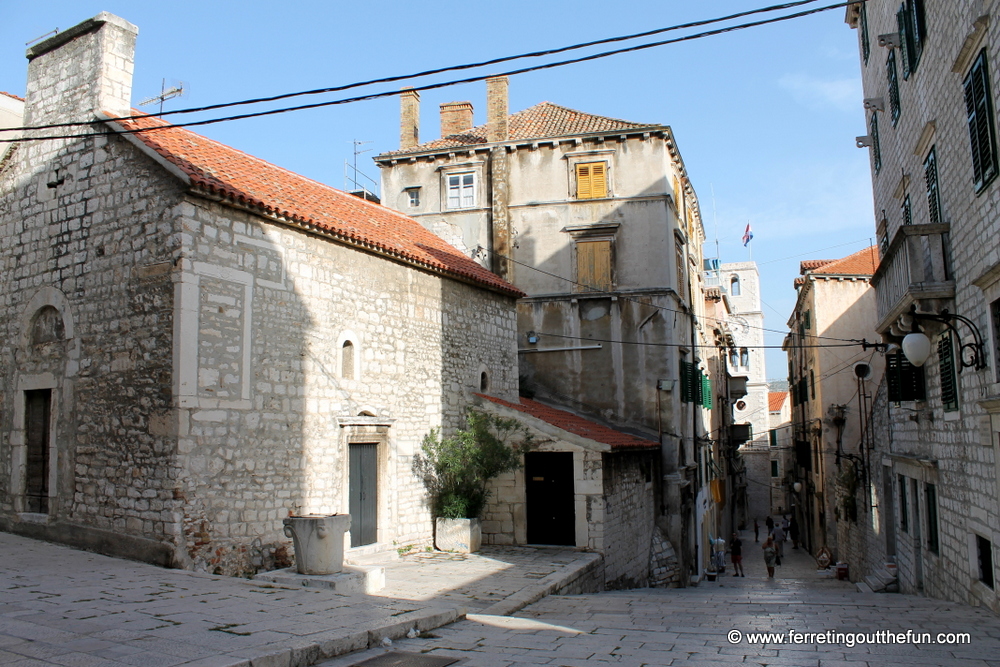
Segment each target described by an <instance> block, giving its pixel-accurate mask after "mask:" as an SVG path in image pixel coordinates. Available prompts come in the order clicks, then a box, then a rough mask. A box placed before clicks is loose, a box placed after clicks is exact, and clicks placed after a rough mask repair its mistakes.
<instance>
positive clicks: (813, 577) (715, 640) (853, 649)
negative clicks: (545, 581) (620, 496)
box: [323, 533, 1000, 667]
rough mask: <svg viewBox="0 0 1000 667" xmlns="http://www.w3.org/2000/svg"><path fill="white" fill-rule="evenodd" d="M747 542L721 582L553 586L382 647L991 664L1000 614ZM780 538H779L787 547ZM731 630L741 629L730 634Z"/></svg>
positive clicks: (485, 659)
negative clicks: (865, 588)
mask: <svg viewBox="0 0 1000 667" xmlns="http://www.w3.org/2000/svg"><path fill="white" fill-rule="evenodd" d="M750 537H751V539H750V540H749V541H746V540H745V541H744V553H745V554H746V556H745V560H746V570H747V575H748V576H747V577H733V576H732V568H731V566H730V567H729V568H728V572H727V575H728V576H725V577H722V578H720V579H719V581H718V582H714V583H710V582H702V583H701V584H700V585H698V586H696V587H692V588H687V589H682V590H677V589H673V590H663V589H645V590H638V591H618V592H609V593H600V594H595V595H585V596H553V597H547V598H545V599H543V600H541V601H540V602H538V603H536V604H533V605H531V606H529V607H527V608H525V609H523V610H522V611H520V612H519V613H517V614H516V615H515V616H513V617H498V616H489V615H484V614H470V615H469V617H468V619H467V620H465V621H461V622H458V623H455V624H453V625H450V626H448V627H445V628H439V629H437V630H434V631H433V632H432V633H429V634H427V635H425V636H424V638H417V639H404V640H399V641H396V642H395V643H394V645H393V646H392V648H391V649H389V650H391V651H400V652H413V653H418V654H428V655H442V656H454V657H456V658H461V659H462V665H463V666H464V665H468V666H469V667H507V666H513V665H560V666H566V667H575V666H577V665H592V664H604V663H613V664H622V665H690V666H691V667H705V666H707V665H722V666H727V665H768V666H786V665H787V666H796V667H797V666H812V667H866V666H871V667H875V666H876V665H877V666H879V667H881V666H883V665H885V666H889V667H893V666H903V665H905V666H907V667H922V666H925V665H926V666H929V665H955V666H957V667H974V666H975V667H982V666H985V665H1000V619H998V618H997V617H996V616H994V615H993V614H992V613H990V612H988V611H984V610H980V609H976V608H972V607H967V606H964V605H958V604H954V603H947V602H940V601H936V600H929V599H926V598H920V597H914V596H907V595H896V594H881V595H879V594H863V593H859V592H857V590H856V588H855V587H854V586H853V585H850V584H848V583H847V582H841V581H836V580H834V579H832V578H830V577H829V576H820V575H818V574H817V572H816V570H815V564H814V562H813V561H812V559H811V557H809V556H808V555H806V554H805V553H804V552H803V551H801V550H799V551H796V550H793V549H790V548H786V551H785V558H784V560H783V564H782V566H781V567H779V568H777V574H776V577H775V579H768V578H767V575H766V572H765V569H764V566H763V559H762V557H761V555H760V548H759V547H760V545H759V544H756V545H755V544H754V543H753V540H752V533H751V534H750ZM786 546H787V545H786ZM733 630H738V631H739V632H740V633H741V636H740V637H738V638H737V637H733V639H735V640H736V641H735V642H732V641H731V640H730V637H729V633H730V632H731V631H733ZM827 630H832V631H834V632H839V633H862V632H863V633H869V634H870V633H874V632H877V631H880V630H883V631H892V632H903V633H905V632H906V631H907V630H911V631H913V632H914V633H923V632H929V633H931V635H932V637H934V636H936V635H937V634H938V633H948V632H954V633H970V641H969V643H966V644H939V645H932V644H919V645H917V644H912V643H910V644H908V643H899V644H871V643H864V642H857V643H854V645H853V646H851V645H850V644H851V643H852V642H851V641H850V639H849V638H848V637H841V638H837V637H833V640H834V641H832V642H829V643H827V642H825V641H823V640H819V639H817V638H805V641H803V642H802V643H798V644H790V643H777V642H775V641H773V640H772V641H769V642H767V643H761V642H760V641H758V642H754V643H751V642H750V641H749V640H748V638H747V636H746V635H747V634H748V633H751V632H761V631H762V632H776V633H781V634H782V637H783V638H785V641H786V642H787V641H788V639H787V637H788V632H789V631H798V632H803V633H807V632H813V633H824V632H826V631H827ZM385 652H386V649H374V650H369V651H364V652H361V653H357V654H353V655H350V656H343V657H341V658H337V659H334V660H331V661H328V662H325V663H323V665H324V666H325V667H345V666H347V665H353V664H356V663H357V662H360V661H361V660H364V659H366V658H369V657H372V656H375V655H380V654H382V653H385Z"/></svg>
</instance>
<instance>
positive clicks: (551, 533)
mask: <svg viewBox="0 0 1000 667" xmlns="http://www.w3.org/2000/svg"><path fill="white" fill-rule="evenodd" d="M524 477H525V504H526V512H525V514H526V517H527V521H528V531H527V532H528V534H527V537H528V543H529V544H560V545H570V546H575V545H576V507H575V499H574V497H573V454H572V453H571V452H529V453H528V454H525V456H524Z"/></svg>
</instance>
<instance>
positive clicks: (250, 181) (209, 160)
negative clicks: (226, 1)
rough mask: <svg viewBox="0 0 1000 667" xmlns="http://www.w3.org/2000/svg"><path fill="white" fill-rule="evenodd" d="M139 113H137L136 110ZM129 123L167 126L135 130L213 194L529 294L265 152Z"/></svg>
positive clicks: (399, 218)
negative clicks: (272, 160)
mask: <svg viewBox="0 0 1000 667" xmlns="http://www.w3.org/2000/svg"><path fill="white" fill-rule="evenodd" d="M137 113H139V112H137ZM111 123H112V124H114V125H118V126H120V127H122V128H124V129H128V130H132V129H137V128H167V129H158V130H155V131H149V132H137V133H136V134H135V136H136V137H137V138H138V139H139V140H140V141H142V142H143V143H144V144H146V145H147V146H148V147H149V148H150V149H152V150H154V151H156V152H157V153H158V154H159V155H161V156H162V157H163V158H164V159H166V160H167V161H169V162H171V163H172V164H174V165H176V166H177V167H178V168H179V169H180V170H181V171H183V172H184V173H185V174H186V175H187V176H188V177H190V179H191V182H192V183H193V184H195V185H196V186H199V187H200V188H202V189H205V190H207V191H209V192H210V193H212V194H216V195H222V196H223V197H225V198H227V199H229V200H231V201H234V202H237V203H239V204H241V205H250V206H253V207H258V208H260V209H263V210H264V211H265V212H266V213H270V214H274V215H277V216H281V217H283V218H286V219H289V220H291V221H293V222H296V223H302V224H306V225H311V226H313V227H315V228H316V229H317V230H319V231H321V232H327V233H331V234H333V235H335V236H337V237H340V238H342V239H344V240H345V241H347V242H349V243H351V244H352V245H357V246H361V247H362V248H369V249H372V250H375V251H376V252H379V253H386V254H388V255H390V256H392V257H395V258H398V259H399V260H402V261H404V262H406V263H412V264H417V265H420V266H424V267H426V268H429V269H432V270H435V271H438V272H441V273H443V274H445V275H450V276H452V277H458V278H461V279H465V280H469V281H473V282H476V283H479V284H481V285H486V286H488V287H490V288H493V289H495V290H499V291H501V292H505V293H507V294H509V295H512V296H523V293H522V292H521V291H520V290H518V289H517V288H516V287H514V286H513V285H511V284H510V283H508V282H506V281H505V280H502V279H501V278H500V277H499V276H497V275H495V274H493V273H491V272H490V271H487V270H486V269H484V268H483V267H481V266H480V265H479V264H476V263H475V262H474V261H472V260H471V259H469V258H468V257H466V256H465V255H463V254H462V253H461V252H460V251H458V250H457V249H456V248H454V247H453V246H451V245H449V244H448V243H447V242H445V241H444V240H442V239H441V238H440V237H438V236H437V235H436V234H434V233H432V232H430V231H428V230H427V229H425V228H424V227H423V226H422V225H421V224H420V223H419V222H417V221H416V220H414V219H413V218H409V217H407V216H405V215H403V214H402V213H397V212H396V211H393V210H392V209H389V208H386V207H385V206H381V205H379V204H375V203H373V202H369V201H365V200H364V199H361V198H359V197H355V196H354V195H350V194H347V193H346V192H342V191H340V190H337V189H335V188H331V187H330V186H328V185H324V184H322V183H318V182H316V181H313V180H311V179H308V178H306V177H305V176H301V175H299V174H296V173H294V172H291V171H288V170H287V169H282V168H281V167H276V166H275V165H273V164H271V163H269V162H265V161H264V160H261V159H260V158H256V157H254V156H252V155H248V154H246V153H243V152H242V151H238V150H236V149H235V148H231V147H229V146H226V145H224V144H220V143H219V142H217V141H213V140H211V139H207V138H205V137H203V136H201V135H198V134H195V133H194V132H190V131H188V130H185V129H183V128H176V127H170V126H169V124H168V123H165V122H164V121H162V120H159V119H157V118H152V117H145V118H141V119H138V120H132V121H121V120H112V121H111Z"/></svg>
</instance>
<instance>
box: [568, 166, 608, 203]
mask: <svg viewBox="0 0 1000 667" xmlns="http://www.w3.org/2000/svg"><path fill="white" fill-rule="evenodd" d="M607 196H608V166H607V164H606V163H604V162H583V163H580V164H578V165H576V198H577V199H598V198H600V197H607Z"/></svg>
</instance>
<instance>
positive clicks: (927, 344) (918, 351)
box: [903, 331, 931, 367]
mask: <svg viewBox="0 0 1000 667" xmlns="http://www.w3.org/2000/svg"><path fill="white" fill-rule="evenodd" d="M903 356H904V357H906V360H907V361H909V362H910V363H911V364H913V365H914V366H918V367H919V366H923V365H924V362H925V361H927V357H929V356H931V339H930V338H928V337H927V336H926V335H925V334H922V333H920V332H919V331H914V332H913V333H908V334H906V337H905V338H903Z"/></svg>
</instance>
